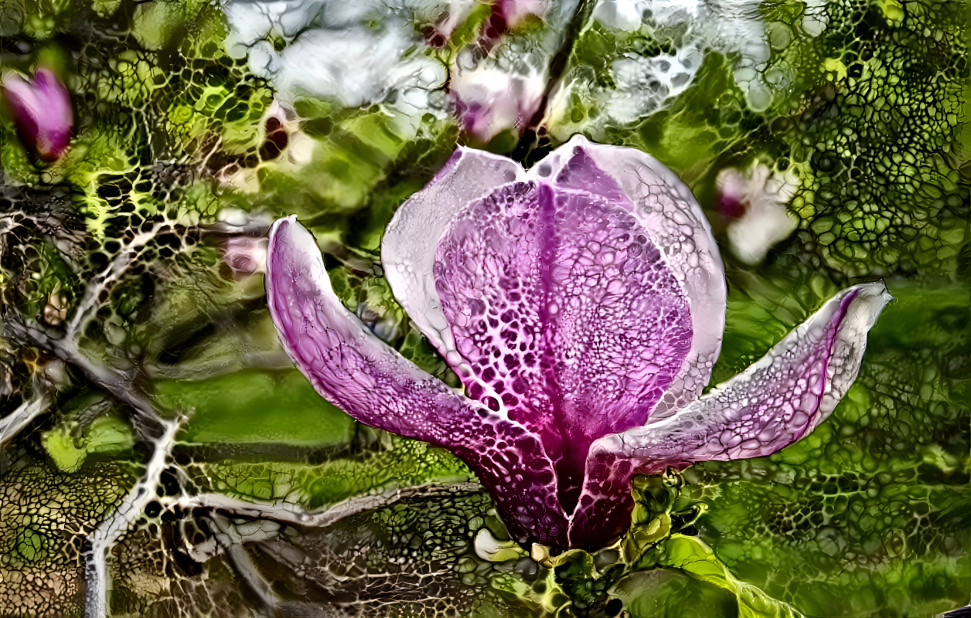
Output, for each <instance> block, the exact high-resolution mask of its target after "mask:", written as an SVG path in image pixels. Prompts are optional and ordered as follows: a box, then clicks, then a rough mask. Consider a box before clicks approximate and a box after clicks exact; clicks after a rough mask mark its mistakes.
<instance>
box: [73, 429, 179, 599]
mask: <svg viewBox="0 0 971 618" xmlns="http://www.w3.org/2000/svg"><path fill="white" fill-rule="evenodd" d="M183 420H184V419H181V418H180V419H177V420H173V421H161V422H162V423H163V425H164V426H165V431H164V433H163V434H162V435H161V436H160V437H159V438H158V440H157V441H156V442H155V450H154V451H153V452H152V456H151V458H150V459H149V461H148V465H147V466H146V467H145V474H144V475H143V476H142V478H141V479H140V480H139V481H138V483H136V484H135V486H134V487H133V488H132V489H131V491H130V492H128V495H127V496H125V499H124V500H123V501H122V503H121V504H120V505H119V506H118V508H117V509H116V510H115V512H114V513H112V515H111V516H110V517H108V518H107V519H106V520H104V521H103V522H101V525H99V526H98V527H97V528H96V529H95V530H94V532H92V533H91V535H90V536H88V538H87V542H86V546H87V547H88V550H87V551H86V552H85V580H86V581H85V583H86V591H85V599H84V615H85V616H86V617H87V618H101V617H102V616H104V615H105V614H106V612H107V608H108V589H109V588H110V585H109V581H108V569H107V566H106V564H105V561H106V558H107V554H108V550H109V549H110V548H111V546H112V544H113V543H114V542H115V541H117V540H118V538H120V537H121V536H122V535H123V534H124V533H125V531H127V530H128V529H129V528H130V527H131V525H132V524H133V523H134V522H135V521H136V520H137V519H138V518H139V517H140V516H141V515H142V512H143V511H144V509H145V505H147V504H148V503H149V501H151V500H152V499H153V498H155V488H156V487H157V486H158V484H159V480H160V479H161V476H162V471H163V470H164V469H165V466H166V459H167V458H168V456H169V454H170V453H171V452H172V446H173V445H174V444H175V434H176V432H178V430H179V427H180V426H181V424H182V421H183Z"/></svg>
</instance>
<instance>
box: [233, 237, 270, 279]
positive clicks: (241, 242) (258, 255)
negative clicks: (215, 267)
mask: <svg viewBox="0 0 971 618" xmlns="http://www.w3.org/2000/svg"><path fill="white" fill-rule="evenodd" d="M223 251H224V253H223V260H224V261H225V262H226V264H227V265H228V266H229V268H230V269H232V271H233V274H234V275H236V276H237V277H245V276H247V275H251V274H253V273H262V272H265V271H266V238H252V237H249V236H233V237H230V238H227V239H226V242H225V243H223Z"/></svg>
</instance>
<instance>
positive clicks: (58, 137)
mask: <svg viewBox="0 0 971 618" xmlns="http://www.w3.org/2000/svg"><path fill="white" fill-rule="evenodd" d="M3 96H4V99H6V101H7V106H8V107H9V108H10V111H11V113H12V114H13V119H14V123H15V124H16V126H17V134H18V135H19V136H20V140H21V141H22V142H23V143H24V145H25V146H26V147H27V149H28V150H30V151H31V152H32V153H34V154H35V155H37V156H38V157H40V158H41V159H43V160H44V161H47V162H48V163H51V162H54V161H57V160H58V159H59V158H60V157H61V155H62V154H64V151H65V150H67V146H68V143H69V142H70V141H71V127H72V125H73V124H74V115H73V112H72V111H71V98H70V95H69V94H68V92H67V88H65V87H64V84H62V83H61V82H60V81H58V79H57V77H55V76H54V74H53V73H52V72H51V71H49V70H48V69H38V70H37V72H36V73H35V74H34V78H33V79H32V80H31V79H24V78H23V77H21V76H20V75H17V74H16V73H9V74H7V75H4V77H3Z"/></svg>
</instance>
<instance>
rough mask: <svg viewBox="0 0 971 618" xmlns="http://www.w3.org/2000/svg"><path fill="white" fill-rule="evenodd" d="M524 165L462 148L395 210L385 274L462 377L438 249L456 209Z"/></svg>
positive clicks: (384, 251)
mask: <svg viewBox="0 0 971 618" xmlns="http://www.w3.org/2000/svg"><path fill="white" fill-rule="evenodd" d="M523 173H524V172H523V169H522V168H521V167H520V166H519V164H517V163H516V162H514V161H512V160H511V159H507V158H505V157H500V156H497V155H492V154H489V153H487V152H482V151H479V150H472V149H469V148H459V149H458V150H456V151H455V154H453V155H452V158H451V159H449V161H448V163H446V164H445V167H444V168H442V170H441V171H440V172H439V173H438V174H437V175H436V176H435V178H434V179H432V181H431V182H430V183H428V186H426V187H425V188H424V189H422V190H421V191H419V192H418V193H415V194H414V195H412V196H411V197H410V198H408V200H406V201H405V203H404V204H402V205H401V207H400V208H398V210H397V212H395V215H394V218H393V219H391V223H390V224H388V228H387V230H386V231H385V233H384V239H383V240H382V243H381V261H382V263H383V264H384V270H385V276H386V277H387V279H388V283H389V284H390V285H391V290H392V291H393V292H394V295H395V297H396V298H397V299H398V302H399V303H400V304H401V306H402V308H404V310H405V312H407V313H408V315H409V317H410V318H411V319H412V321H414V323H415V324H416V325H417V326H418V328H419V329H420V330H421V332H422V333H424V335H425V336H426V337H428V339H429V340H430V341H431V342H432V344H433V345H434V346H435V347H436V348H437V349H438V351H439V353H440V354H441V355H442V356H444V357H445V359H446V360H447V361H448V362H449V365H450V366H451V367H452V369H454V370H455V371H456V372H457V373H458V374H459V375H460V376H464V377H466V378H467V377H468V370H467V368H463V362H462V359H461V358H460V357H459V356H458V354H456V353H455V343H454V341H453V340H452V333H451V331H450V330H449V328H448V322H447V321H446V319H445V315H444V314H443V313H442V304H441V301H440V300H439V298H438V293H437V292H436V291H435V281H434V279H433V278H432V267H433V265H434V263H435V249H436V248H437V247H438V241H439V239H440V238H441V237H442V234H444V232H445V230H446V228H447V227H448V224H449V222H450V221H451V220H452V218H453V217H454V216H455V214H456V213H457V212H458V211H459V210H461V209H462V208H464V207H465V206H466V205H467V204H468V203H469V202H471V201H472V200H475V199H477V198H480V197H482V196H483V195H486V194H487V193H489V192H491V191H492V190H493V189H495V188H496V187H498V186H499V185H502V184H506V183H509V182H512V181H515V180H517V179H518V178H520V177H521V176H522V175H523Z"/></svg>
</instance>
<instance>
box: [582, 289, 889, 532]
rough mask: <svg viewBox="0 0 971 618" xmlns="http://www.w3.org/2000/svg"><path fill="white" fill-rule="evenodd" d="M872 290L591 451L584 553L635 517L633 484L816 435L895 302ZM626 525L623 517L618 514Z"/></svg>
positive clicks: (847, 297) (841, 302) (827, 310)
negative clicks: (683, 403)
mask: <svg viewBox="0 0 971 618" xmlns="http://www.w3.org/2000/svg"><path fill="white" fill-rule="evenodd" d="M890 298H891V297H890V295H889V294H888V293H887V288H886V286H885V285H884V284H883V283H882V282H880V283H867V284H863V285H857V286H854V287H851V288H849V289H847V290H844V291H843V292H841V293H840V294H838V295H836V296H835V297H833V298H832V299H830V300H829V301H828V302H827V303H826V304H825V305H823V307H822V308H821V309H820V310H819V311H817V312H816V313H815V314H813V315H812V317H810V318H809V319H808V320H807V321H806V322H804V323H803V324H802V325H801V326H799V327H798V328H797V329H796V330H794V331H793V332H791V333H789V335H787V336H786V337H785V338H784V339H783V340H782V341H781V342H780V343H779V344H777V345H776V346H775V347H773V348H772V349H771V350H770V351H769V353H768V354H766V355H765V356H764V357H763V358H762V359H761V360H759V361H758V362H756V363H755V364H754V365H752V366H751V367H749V368H748V369H747V370H746V371H745V372H744V373H742V374H740V375H738V376H736V377H735V378H732V379H731V380H729V381H728V382H726V383H725V384H722V385H720V386H718V387H716V388H715V389H713V390H712V391H711V392H710V393H708V394H707V395H705V396H704V397H702V398H701V399H699V400H698V401H696V402H695V403H693V404H691V405H689V406H687V407H685V408H684V409H682V410H679V411H678V412H677V413H675V414H674V415H673V416H670V417H668V418H666V419H664V420H662V421H658V422H652V423H649V424H647V425H645V426H643V427H637V428H635V429H630V430H628V431H626V432H623V433H619V434H615V435H611V436H606V437H604V438H602V439H601V440H598V441H597V442H596V443H595V444H594V445H593V446H592V447H591V450H590V459H589V460H588V462H587V481H586V484H585V486H584V492H583V495H582V496H581V498H580V506H579V507H578V509H577V513H576V514H575V515H574V519H573V521H572V523H571V529H570V541H571V543H575V544H578V545H580V546H583V545H584V544H586V543H589V542H590V539H591V537H594V536H596V535H598V534H600V532H599V531H600V530H604V529H605V528H606V529H611V528H617V525H616V524H615V525H613V526H611V525H607V526H605V524H604V522H605V519H610V518H613V517H620V518H621V520H624V518H625V517H626V514H625V513H626V512H627V511H629V509H630V488H629V480H630V476H631V475H632V474H635V473H639V474H656V473H659V472H662V471H664V470H665V469H666V468H668V467H675V468H684V467H686V466H688V465H690V464H691V463H694V462H698V461H707V460H720V461H725V460H730V459H747V458H750V457H762V456H765V455H770V454H772V453H774V452H776V451H778V450H780V449H782V448H784V447H786V446H788V445H789V444H792V443H793V442H795V441H797V440H799V439H800V438H802V437H803V436H804V435H806V434H807V433H809V432H810V431H812V430H813V428H815V427H816V426H817V425H818V424H819V423H820V422H822V421H823V419H825V418H826V417H827V416H828V415H829V414H830V413H831V412H832V411H833V409H834V408H835V407H836V404H837V403H838V402H839V400H840V399H841V398H842V397H843V395H844V394H845V393H846V391H847V390H848V389H849V387H850V385H851V384H852V383H853V381H854V380H855V379H856V375H857V373H858V372H859V369H860V362H861V361H862V358H863V351H864V349H865V348H866V337H867V332H868V331H869V330H870V327H871V326H872V325H873V323H874V322H875V321H876V319H877V316H879V315H880V311H881V310H882V309H883V307H884V305H886V303H887V302H888V301H889V300H890ZM618 513H619V514H621V515H617V514H618Z"/></svg>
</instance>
